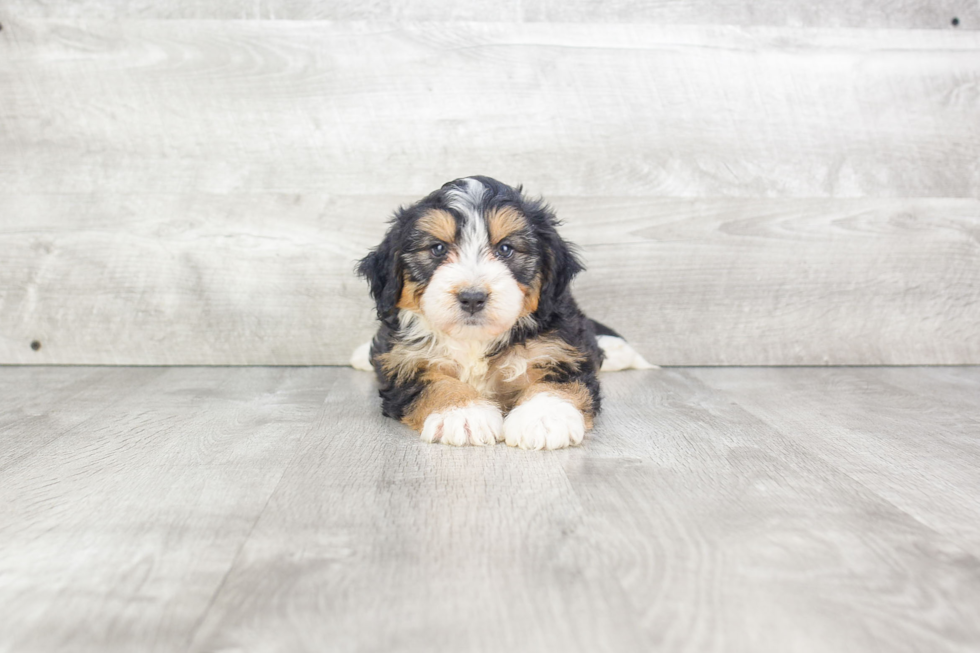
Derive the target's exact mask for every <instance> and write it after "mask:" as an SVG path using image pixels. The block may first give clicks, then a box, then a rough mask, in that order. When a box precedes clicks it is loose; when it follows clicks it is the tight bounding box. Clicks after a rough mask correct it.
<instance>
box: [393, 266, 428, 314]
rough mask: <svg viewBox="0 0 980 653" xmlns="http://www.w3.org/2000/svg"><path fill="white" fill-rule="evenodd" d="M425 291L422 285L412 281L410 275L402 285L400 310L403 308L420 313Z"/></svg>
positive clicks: (399, 299) (399, 301) (399, 302)
mask: <svg viewBox="0 0 980 653" xmlns="http://www.w3.org/2000/svg"><path fill="white" fill-rule="evenodd" d="M424 290H425V288H424V287H423V286H421V285H420V284H418V283H416V282H414V281H412V280H410V279H409V278H408V275H406V276H405V280H404V282H403V283H402V294H401V296H400V297H399V298H398V304H397V306H398V308H403V309H405V310H407V311H419V310H421V309H420V308H419V300H420V299H421V298H422V292H423V291H424Z"/></svg>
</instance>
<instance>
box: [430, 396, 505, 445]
mask: <svg viewBox="0 0 980 653" xmlns="http://www.w3.org/2000/svg"><path fill="white" fill-rule="evenodd" d="M503 422H504V418H503V417H502V416H501V414H500V409H498V408H497V407H496V406H494V405H493V404H490V403H487V402H485V401H475V402H473V403H471V404H469V405H466V406H462V407H460V408H450V409H449V410H444V411H442V412H441V413H432V414H431V415H429V416H428V417H426V418H425V424H423V425H422V441H423V442H442V443H443V444H451V445H455V446H457V447H461V446H463V445H465V444H476V445H486V444H496V443H497V442H499V441H500V440H502V439H503V435H502V433H503Z"/></svg>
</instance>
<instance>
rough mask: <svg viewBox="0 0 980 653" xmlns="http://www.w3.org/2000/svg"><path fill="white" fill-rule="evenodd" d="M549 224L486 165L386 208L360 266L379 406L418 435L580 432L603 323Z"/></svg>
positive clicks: (592, 399) (533, 438)
mask: <svg viewBox="0 0 980 653" xmlns="http://www.w3.org/2000/svg"><path fill="white" fill-rule="evenodd" d="M556 225H557V220H556V219H555V217H554V215H553V214H552V213H551V211H550V210H549V209H548V208H547V207H546V206H545V205H544V204H542V203H541V202H539V201H535V200H529V199H527V198H525V197H524V196H523V195H522V194H521V191H520V189H519V188H518V189H514V188H511V187H510V186H507V185H505V184H502V183H500V182H498V181H495V180H493V179H490V178H487V177H469V178H466V179H460V180H456V181H454V182H450V183H448V184H446V185H445V186H443V187H442V188H441V189H439V190H437V191H435V192H434V193H432V194H430V195H429V196H428V197H425V198H424V199H422V200H420V201H419V202H417V203H416V204H414V205H412V206H410V207H407V208H401V209H399V210H398V211H397V212H396V214H395V217H394V218H393V219H392V222H391V227H390V228H389V230H388V232H387V234H386V235H385V238H384V240H383V241H382V243H381V245H379V246H378V247H377V248H376V249H375V250H374V251H372V252H371V254H369V255H368V256H367V257H366V258H364V259H363V260H362V261H361V262H360V264H359V266H358V272H359V273H360V274H361V275H363V276H365V277H366V278H367V279H368V281H369V282H370V284H371V294H372V296H373V297H374V298H375V301H376V302H377V309H378V318H379V320H380V322H381V326H380V328H379V330H378V333H377V335H376V336H375V338H374V340H373V341H372V343H371V347H370V361H371V365H372V367H373V368H374V370H375V373H376V374H377V377H378V382H379V385H380V394H381V399H382V410H383V412H384V414H385V415H387V416H389V417H393V418H395V419H398V420H401V421H402V422H404V423H406V424H408V425H409V426H411V427H412V428H414V429H417V430H419V431H420V432H421V435H422V439H423V440H426V441H429V442H444V443H447V444H457V445H460V444H493V443H495V442H498V441H501V440H506V442H507V444H509V445H512V446H520V447H524V448H534V449H541V448H549V449H551V448H559V447H564V446H568V445H569V444H578V443H580V442H581V441H582V438H583V437H584V434H585V431H586V430H587V429H588V428H590V427H591V425H592V419H593V417H594V416H595V415H596V414H597V413H598V411H599V407H600V397H599V382H598V378H597V372H598V370H599V367H600V365H601V364H602V359H603V353H602V350H601V349H600V347H599V345H598V343H597V340H596V329H597V326H598V328H599V330H600V332H602V333H604V334H607V335H608V334H611V333H612V332H611V331H609V330H608V329H606V328H605V327H602V326H601V325H597V324H596V323H595V322H593V321H592V320H589V319H588V318H587V317H585V316H584V315H583V314H582V312H581V311H580V310H579V308H578V306H577V305H576V304H575V300H574V299H573V298H572V295H571V293H570V291H569V288H568V285H569V282H570V281H571V280H572V278H573V277H574V276H575V274H577V273H578V272H579V271H581V270H582V265H581V263H580V262H579V260H578V258H577V257H576V256H575V254H574V252H573V250H572V248H571V246H570V245H569V244H568V243H566V242H565V241H564V240H562V239H561V237H560V236H559V235H558V233H557V231H556V230H555V227H556ZM613 335H614V334H613ZM640 360H642V359H640ZM504 415H506V419H504Z"/></svg>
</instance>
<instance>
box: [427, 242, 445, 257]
mask: <svg viewBox="0 0 980 653" xmlns="http://www.w3.org/2000/svg"><path fill="white" fill-rule="evenodd" d="M429 251H430V252H431V253H432V255H433V256H435V257H436V258H442V257H443V256H445V255H446V246H445V245H444V244H443V243H436V244H435V245H433V246H432V247H430V248H429Z"/></svg>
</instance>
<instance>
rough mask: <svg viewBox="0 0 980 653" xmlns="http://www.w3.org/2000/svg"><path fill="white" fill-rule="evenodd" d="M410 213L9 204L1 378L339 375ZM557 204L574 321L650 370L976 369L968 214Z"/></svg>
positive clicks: (346, 198)
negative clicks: (575, 252)
mask: <svg viewBox="0 0 980 653" xmlns="http://www.w3.org/2000/svg"><path fill="white" fill-rule="evenodd" d="M532 190H535V191H536V190H538V189H532ZM413 199H415V198H414V197H410V196H390V195H379V196H352V195H343V196H335V195H326V194H272V193H269V194H266V193H261V194H249V195H221V194H191V195H169V194H163V195H152V194H141V195H135V194H128V195H122V194H113V193H106V194H92V195H88V194H82V195H75V194H32V195H19V194H0V206H3V207H4V209H5V211H6V213H5V218H4V219H3V220H2V221H0V248H2V249H3V251H5V252H7V257H6V258H5V259H4V261H3V262H2V264H0V361H3V362H7V363H57V364H71V363H95V364H107V363H108V364H209V365H221V364H280V365H283V364H285V365H309V364H334V365H338V364H339V365H343V364H346V363H347V361H348V360H349V356H350V353H351V352H352V351H353V349H354V348H355V347H356V346H357V345H359V344H361V343H362V342H365V341H366V340H367V339H368V338H369V337H370V335H371V334H372V332H373V329H374V313H373V307H372V304H371V302H370V300H369V298H368V296H367V286H366V284H365V283H364V282H363V281H362V280H360V279H357V278H356V277H355V276H354V273H353V265H354V262H355V261H356V260H357V259H358V258H360V257H361V256H363V255H364V254H366V252H367V251H368V249H369V248H370V247H372V246H374V245H376V244H377V243H378V242H379V241H380V239H381V236H382V234H383V232H384V228H385V220H386V217H387V216H388V215H389V214H390V213H391V211H392V210H393V209H394V208H395V207H396V206H398V205H399V204H402V203H406V202H409V201H412V200H413ZM549 199H550V200H551V203H552V205H553V206H554V208H555V209H556V211H557V213H558V215H559V217H561V218H562V219H563V220H564V221H565V223H566V224H565V226H564V227H563V230H562V233H563V234H564V235H565V236H566V237H567V238H569V239H570V240H571V241H573V242H575V243H578V244H579V245H580V246H581V248H582V252H583V255H584V258H585V260H586V263H587V265H588V268H589V269H588V271H587V272H585V273H584V274H582V275H581V276H580V277H579V279H578V281H577V282H576V285H575V287H574V290H575V294H576V297H577V298H578V299H579V302H580V304H581V305H582V307H583V308H584V310H585V311H586V312H587V313H588V314H589V315H591V316H593V317H595V318H596V319H599V320H600V321H602V322H604V323H607V324H609V325H611V326H613V327H614V328H616V329H617V330H619V331H620V332H621V333H623V334H624V335H625V336H626V337H627V338H628V339H629V340H630V341H632V342H633V343H634V344H635V345H636V346H637V347H638V348H639V349H640V351H641V352H642V353H643V354H644V356H646V357H647V359H648V360H651V361H654V362H656V363H659V364H662V365H719V364H726V365H788V364H817V365H827V364H830V365H840V364H850V365H855V364H923V363H944V364H963V363H980V329H978V328H977V325H978V324H980V202H977V201H976V200H938V199H936V200H932V199H928V200H921V199H919V200H891V199H876V200H871V199H855V200H826V199H811V200H772V199H768V200H767V199H756V200H747V199H714V200H665V199H652V198H575V197H560V196H556V197H550V198H549ZM35 340H36V341H39V342H40V343H41V345H42V346H41V349H40V350H39V351H33V350H32V349H31V348H30V343H31V342H33V341H35Z"/></svg>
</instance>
